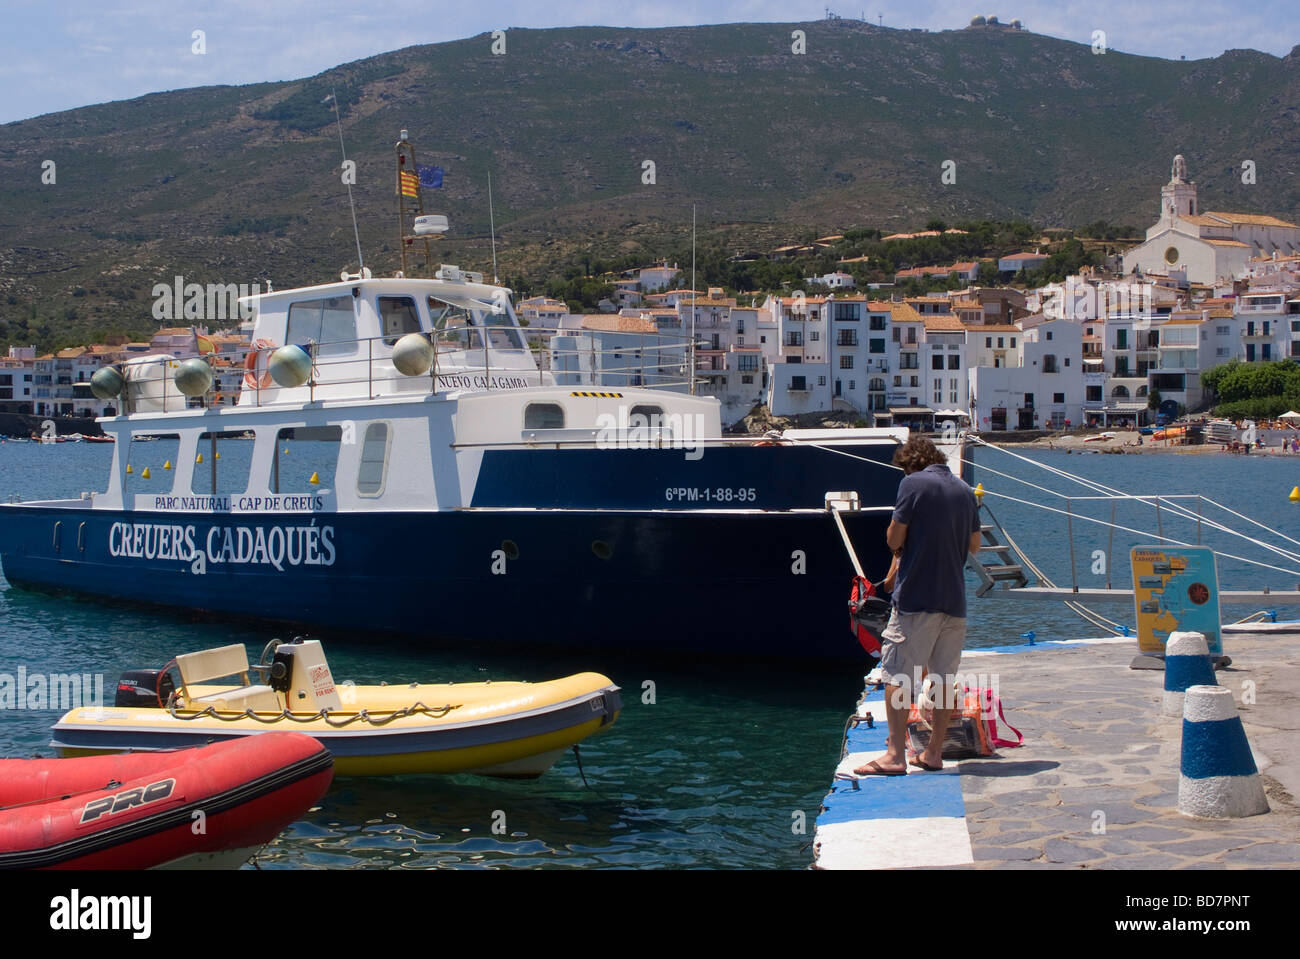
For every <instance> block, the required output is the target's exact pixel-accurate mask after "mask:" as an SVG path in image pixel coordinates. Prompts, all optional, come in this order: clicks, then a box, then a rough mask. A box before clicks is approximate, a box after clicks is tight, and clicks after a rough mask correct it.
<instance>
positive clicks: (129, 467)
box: [126, 463, 135, 473]
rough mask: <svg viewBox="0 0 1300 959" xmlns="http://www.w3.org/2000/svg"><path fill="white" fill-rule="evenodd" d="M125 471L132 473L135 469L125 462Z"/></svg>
mask: <svg viewBox="0 0 1300 959" xmlns="http://www.w3.org/2000/svg"><path fill="white" fill-rule="evenodd" d="M126 471H127V473H134V472H135V470H133V469H131V464H130V463H127V464H126Z"/></svg>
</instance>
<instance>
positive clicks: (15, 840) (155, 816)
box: [0, 733, 333, 869]
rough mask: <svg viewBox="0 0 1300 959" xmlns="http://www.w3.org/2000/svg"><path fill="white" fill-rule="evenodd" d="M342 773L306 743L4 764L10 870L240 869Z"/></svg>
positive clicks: (0, 843)
mask: <svg viewBox="0 0 1300 959" xmlns="http://www.w3.org/2000/svg"><path fill="white" fill-rule="evenodd" d="M332 763H333V761H332V758H331V756H330V753H329V751H328V750H326V749H324V748H323V747H322V746H321V745H320V744H319V743H317V742H316V741H315V740H313V739H312V738H311V737H310V736H304V735H302V734H300V733H275V734H272V735H267V736H258V737H256V738H253V739H241V740H239V741H236V742H224V743H215V744H213V745H205V746H198V747H196V748H193V749H182V750H177V751H169V752H149V753H132V754H129V755H122V756H94V757H88V758H84V759H0V869H146V868H152V867H157V866H170V867H181V868H193V867H197V866H208V867H212V866H223V865H224V866H237V865H239V864H240V863H242V862H244V861H246V860H247V859H248V858H249V857H250V856H252V855H254V854H255V853H256V852H257V851H258V850H259V849H261V847H262V846H265V845H266V844H267V843H268V842H270V841H271V840H272V839H274V838H275V837H276V836H278V835H279V834H280V833H281V832H282V831H284V829H285V827H287V826H288V825H289V824H290V823H292V822H294V821H295V820H296V819H298V818H299V817H301V816H302V815H303V814H305V813H306V812H307V811H308V810H309V809H310V808H311V806H312V805H313V804H314V803H315V802H316V801H317V800H318V799H320V798H321V796H323V795H324V794H325V791H326V790H327V789H328V788H329V785H330V780H331V777H332V775H333V771H332V768H331V767H332Z"/></svg>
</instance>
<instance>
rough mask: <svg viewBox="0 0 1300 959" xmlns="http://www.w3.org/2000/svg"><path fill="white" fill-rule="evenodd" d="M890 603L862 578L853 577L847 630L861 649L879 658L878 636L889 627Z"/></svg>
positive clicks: (870, 583)
mask: <svg viewBox="0 0 1300 959" xmlns="http://www.w3.org/2000/svg"><path fill="white" fill-rule="evenodd" d="M890 609H891V606H890V603H889V601H888V600H886V599H884V598H882V597H881V596H879V595H878V594H877V593H876V587H875V586H874V585H873V584H872V582H871V581H870V580H869V579H867V578H866V577H864V576H854V577H853V585H852V587H851V588H850V590H849V629H850V630H851V631H852V633H853V635H854V636H856V637H857V640H858V642H859V643H861V644H862V648H863V649H865V650H866V651H867V652H868V653H870V654H871V655H872V656H876V657H879V656H880V634H881V633H883V632H884V631H885V627H886V626H888V625H889V613H890Z"/></svg>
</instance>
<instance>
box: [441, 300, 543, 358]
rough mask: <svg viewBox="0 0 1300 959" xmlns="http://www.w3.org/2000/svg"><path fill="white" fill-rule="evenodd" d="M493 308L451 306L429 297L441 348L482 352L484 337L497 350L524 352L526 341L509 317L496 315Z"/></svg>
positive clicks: (487, 306) (506, 314)
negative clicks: (478, 350)
mask: <svg viewBox="0 0 1300 959" xmlns="http://www.w3.org/2000/svg"><path fill="white" fill-rule="evenodd" d="M492 306H493V305H492V304H489V303H478V302H475V304H474V306H472V307H467V306H465V305H463V304H456V303H449V302H447V301H446V300H440V299H438V298H437V297H436V296H431V297H429V316H430V317H431V318H432V320H433V329H434V331H435V333H436V336H437V342H438V345H439V346H440V347H442V348H444V349H448V348H450V349H457V350H459V349H482V348H483V337H484V336H485V335H486V336H487V337H488V343H489V345H490V346H491V348H492V349H494V350H522V349H524V341H523V337H522V336H521V335H520V333H519V329H518V327H516V326H515V325H514V322H513V320H512V319H511V316H510V313H509V312H507V311H505V310H502V311H501V312H499V313H498V312H494V311H493V309H492Z"/></svg>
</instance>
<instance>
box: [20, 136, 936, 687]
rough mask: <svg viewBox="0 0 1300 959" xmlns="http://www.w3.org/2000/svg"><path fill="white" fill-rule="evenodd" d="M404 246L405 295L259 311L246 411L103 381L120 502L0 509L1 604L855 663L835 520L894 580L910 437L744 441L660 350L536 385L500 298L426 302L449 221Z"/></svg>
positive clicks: (158, 374)
mask: <svg viewBox="0 0 1300 959" xmlns="http://www.w3.org/2000/svg"><path fill="white" fill-rule="evenodd" d="M398 158H399V161H400V162H399V170H400V169H409V166H413V165H414V159H413V153H411V152H410V147H409V143H407V142H406V140H405V139H403V140H402V141H401V142H399V144H398ZM408 158H409V165H408ZM422 209H423V208H422V207H419V208H418V209H417V210H415V211H407V210H404V209H403V210H402V211H399V216H401V217H404V218H409V216H410V215H411V213H412V212H420V213H422ZM402 222H403V232H404V235H405V239H406V240H407V241H408V242H407V243H405V244H404V245H403V246H402V248H401V255H402V264H401V266H402V268H401V269H400V270H398V271H396V272H395V274H394V275H393V276H389V277H376V276H373V275H372V274H371V272H370V270H369V269H368V268H363V269H360V270H359V271H358V272H356V273H347V272H345V273H344V274H343V275H342V276H341V278H340V279H339V280H338V281H336V282H333V283H327V284H324V285H320V286H311V287H305V288H301V289H291V290H275V291H273V292H263V293H258V294H252V295H250V296H249V297H247V298H246V299H244V300H243V301H242V302H243V303H244V305H245V306H247V307H248V308H249V309H251V310H252V311H253V312H254V313H255V317H256V319H255V323H254V330H253V333H252V337H253V339H252V346H251V348H250V350H249V351H248V353H247V357H246V358H245V359H244V360H243V363H242V366H243V369H244V370H245V374H244V377H243V384H242V389H241V392H240V395H239V398H238V402H237V403H236V404H235V405H233V406H225V405H220V404H218V403H217V402H216V398H215V397H216V394H215V385H214V382H213V376H212V370H211V364H212V363H213V362H214V360H213V358H212V357H210V356H200V357H195V358H190V359H186V360H184V361H178V360H177V359H176V358H174V357H171V356H167V355H162V356H153V357H141V358H135V359H132V360H129V361H127V362H126V363H125V364H124V365H123V367H121V368H119V369H114V368H106V369H101V370H100V371H98V372H97V373H96V377H98V378H99V379H98V380H97V381H95V382H93V383H92V388H94V389H96V390H98V391H99V392H100V394H102V395H107V396H110V397H117V398H118V400H119V409H120V410H121V413H120V414H119V415H117V416H112V417H105V418H102V419H100V420H99V421H98V422H99V424H100V426H101V427H102V429H103V432H104V434H105V435H106V436H109V437H112V438H113V439H115V440H116V443H115V444H114V450H113V463H112V468H111V471H110V475H109V477H108V481H107V484H106V486H105V488H104V489H103V490H102V491H95V492H86V493H83V494H82V496H81V498H79V499H69V500H53V501H43V502H23V503H6V504H0V564H2V565H3V569H4V574H5V576H6V577H7V578H8V580H9V582H10V583H12V584H14V585H16V586H22V587H32V588H42V589H53V590H67V591H72V592H76V593H82V594H89V595H94V596H101V597H110V598H113V599H116V600H124V601H130V602H137V603H149V604H158V605H166V606H173V607H179V608H183V609H186V610H201V611H204V612H205V613H208V614H213V615H218V616H223V617H230V618H235V617H239V618H244V619H253V620H256V621H258V622H259V623H265V622H277V623H289V624H300V625H302V626H305V627H307V628H308V629H311V630H312V631H313V632H314V633H315V634H317V635H321V636H323V637H326V638H329V637H349V638H352V637H356V636H358V635H374V634H377V633H403V634H408V635H415V636H419V637H421V638H423V639H427V640H429V641H440V642H460V643H464V642H470V643H478V644H483V645H485V646H487V645H498V644H506V643H508V644H516V645H519V644H544V645H549V646H569V647H580V648H583V649H593V648H604V649H613V650H618V651H622V652H635V653H648V654H654V655H662V656H667V657H680V656H682V655H700V654H704V655H714V656H725V657H736V656H740V657H774V658H780V659H787V660H798V661H801V662H808V661H817V660H855V661H856V659H857V658H859V657H860V655H861V653H860V647H859V646H858V643H857V641H856V640H855V639H854V637H853V635H852V633H850V632H849V630H847V629H845V627H844V595H845V589H846V588H847V586H848V584H849V583H850V581H851V579H852V577H853V575H854V570H853V566H852V564H851V562H850V559H849V557H848V555H847V550H846V543H845V539H844V538H842V537H841V532H840V529H841V527H840V525H839V524H838V523H837V522H836V521H835V519H834V518H832V516H831V515H830V507H829V506H828V504H829V503H830V502H831V501H832V500H835V501H837V502H841V503H844V504H848V506H847V508H846V509H844V510H842V511H841V515H840V516H839V517H838V518H839V519H841V520H842V524H843V529H844V530H845V536H846V537H847V538H850V539H851V541H852V542H853V543H854V544H855V545H856V547H857V549H858V552H859V555H860V556H862V557H863V559H864V565H865V566H866V568H867V573H868V575H870V576H872V577H879V576H883V575H884V573H885V571H886V570H887V568H888V566H889V558H890V557H889V552H888V550H887V548H886V545H885V529H886V527H887V526H888V524H889V518H890V514H891V511H892V506H893V502H894V498H895V494H896V492H897V488H898V482H899V480H900V478H901V476H902V473H901V472H900V471H899V470H898V469H897V468H895V467H893V466H892V465H891V462H890V461H891V459H892V457H893V454H894V451H895V450H896V448H897V447H898V445H899V444H900V443H902V442H904V441H905V440H906V438H907V431H906V430H905V429H828V430H786V431H784V432H783V433H781V434H780V435H778V436H772V435H768V436H765V437H737V436H726V435H724V434H723V431H722V427H721V416H720V404H719V402H718V400H717V399H716V398H715V397H714V396H709V395H703V393H702V392H701V389H700V388H699V387H697V385H696V376H695V369H694V362H693V357H694V350H693V349H692V344H691V343H690V342H689V341H679V340H673V339H671V338H670V337H667V336H666V335H665V336H655V335H645V334H622V335H621V336H620V337H612V338H611V337H606V338H604V339H603V340H601V341H600V342H597V341H596V340H595V339H590V338H586V339H584V338H582V337H578V338H576V339H575V340H574V341H573V343H572V345H571V347H568V348H561V347H559V346H556V347H555V348H554V349H553V350H552V351H551V353H549V354H544V355H545V356H546V357H549V358H550V362H549V363H546V364H540V365H539V363H538V361H537V358H536V357H535V356H534V352H533V351H532V349H530V347H529V345H528V343H527V342H526V341H525V338H524V330H523V328H521V326H520V324H519V321H518V320H517V318H516V315H515V310H514V307H513V305H512V302H511V293H510V291H509V290H508V289H506V288H504V287H501V286H498V285H495V284H491V283H487V282H485V281H484V279H483V277H482V276H481V275H480V274H477V273H472V272H468V271H465V270H461V269H458V268H456V267H453V266H447V265H443V266H441V267H439V268H437V269H436V270H435V271H433V275H432V276H431V277H428V278H415V277H413V276H411V275H409V274H410V272H412V270H413V269H414V267H413V266H412V265H411V264H410V263H408V254H407V250H408V246H409V247H410V248H411V249H412V250H414V251H416V252H418V251H419V249H420V248H421V247H423V248H424V251H425V259H426V261H428V264H429V266H430V268H431V267H432V261H431V260H428V255H429V243H430V238H431V237H433V238H436V237H437V236H438V235H439V231H442V230H445V228H446V224H445V219H444V218H440V217H431V216H423V215H421V216H418V217H416V219H415V221H414V223H413V225H409V226H408V225H407V224H406V219H403V221H402ZM412 229H413V230H414V232H410V231H411V230H412ZM235 361H236V362H238V361H239V358H238V357H236V358H235ZM548 366H549V368H546V367H548ZM792 388H793V387H792ZM953 449H954V450H955V448H953ZM952 457H953V462H955V463H956V462H959V453H958V452H955V451H954V452H952Z"/></svg>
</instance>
